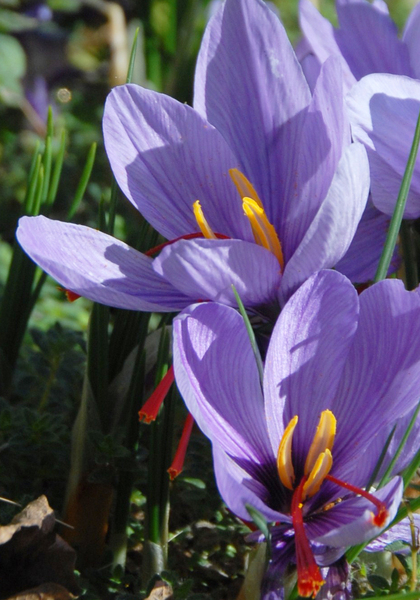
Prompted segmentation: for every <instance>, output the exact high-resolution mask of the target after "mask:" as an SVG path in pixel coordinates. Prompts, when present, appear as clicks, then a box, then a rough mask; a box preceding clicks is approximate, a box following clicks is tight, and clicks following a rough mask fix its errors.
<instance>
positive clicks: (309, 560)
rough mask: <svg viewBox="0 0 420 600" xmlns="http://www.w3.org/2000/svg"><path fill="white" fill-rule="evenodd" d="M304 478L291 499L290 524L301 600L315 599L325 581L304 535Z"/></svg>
mask: <svg viewBox="0 0 420 600" xmlns="http://www.w3.org/2000/svg"><path fill="white" fill-rule="evenodd" d="M305 481H306V477H303V478H302V480H301V482H300V483H299V485H298V487H297V488H296V489H295V491H294V492H293V497H292V523H293V529H294V530H295V546H296V565H297V577H298V582H297V586H298V594H299V596H302V597H303V598H308V597H309V596H312V597H313V598H315V596H316V595H317V593H318V592H319V590H320V588H321V586H323V585H324V583H325V581H324V580H323V579H322V575H321V571H320V570H319V567H318V565H317V564H316V561H315V557H314V554H313V552H312V549H311V546H310V544H309V540H308V538H307V535H306V531H305V525H304V523H303V514H302V494H303V486H304V485H305Z"/></svg>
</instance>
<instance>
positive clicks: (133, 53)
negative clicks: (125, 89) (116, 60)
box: [127, 27, 140, 83]
mask: <svg viewBox="0 0 420 600" xmlns="http://www.w3.org/2000/svg"><path fill="white" fill-rule="evenodd" d="M139 32H140V27H137V29H136V31H135V33H134V38H133V43H132V45H131V53H130V60H129V62H128V71H127V83H131V80H132V79H133V71H134V63H135V62H136V52H137V44H138V39H139Z"/></svg>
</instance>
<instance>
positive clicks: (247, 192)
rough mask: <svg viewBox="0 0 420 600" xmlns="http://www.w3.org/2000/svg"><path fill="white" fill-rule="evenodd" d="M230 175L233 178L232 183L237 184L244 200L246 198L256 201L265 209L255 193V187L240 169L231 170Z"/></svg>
mask: <svg viewBox="0 0 420 600" xmlns="http://www.w3.org/2000/svg"><path fill="white" fill-rule="evenodd" d="M229 175H230V176H231V178H232V181H233V183H234V184H235V186H236V189H237V190H238V193H239V195H240V197H241V198H242V200H243V199H244V198H252V200H255V202H256V203H257V204H258V206H259V207H260V208H263V205H262V202H261V200H260V198H259V196H258V194H257V192H256V191H255V188H254V186H253V185H252V183H251V182H250V181H249V179H247V178H246V177H245V175H244V174H243V173H241V172H240V171H239V169H229Z"/></svg>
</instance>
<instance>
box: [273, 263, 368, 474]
mask: <svg viewBox="0 0 420 600" xmlns="http://www.w3.org/2000/svg"><path fill="white" fill-rule="evenodd" d="M357 315H358V298H357V293H356V291H355V289H354V288H353V286H352V285H351V283H350V282H349V281H348V280H347V279H346V278H345V277H343V276H342V275H340V274H339V273H336V272H335V271H321V272H320V273H317V274H316V275H314V276H312V277H311V278H310V279H309V280H308V281H307V282H306V283H304V284H303V285H302V286H301V287H300V288H299V290H298V291H297V292H296V293H295V294H294V296H292V298H290V300H289V301H288V303H287V304H286V306H285V307H284V309H283V310H282V312H281V314H280V317H279V319H278V321H277V324H276V326H275V328H274V331H273V334H272V337H271V341H270V346H269V348H268V352H267V357H266V362H265V373H264V396H265V403H266V415H267V425H268V428H269V432H270V439H271V443H272V447H273V451H274V452H277V448H278V446H279V442H280V439H281V437H282V434H283V431H284V427H285V426H286V425H287V423H288V422H289V421H290V420H291V419H292V418H293V416H294V415H299V417H300V418H299V423H298V425H297V427H296V430H295V432H294V436H293V437H294V439H293V457H294V458H293V460H294V466H295V469H298V470H299V469H300V471H301V472H303V468H304V464H305V460H306V457H307V454H308V451H309V447H310V445H311V442H312V440H313V437H314V434H315V431H316V428H317V425H318V421H319V418H320V414H321V412H322V411H323V410H325V409H327V408H330V409H331V410H332V411H333V412H334V409H333V408H332V403H333V398H334V396H335V393H336V388H337V386H338V383H339V381H340V378H341V374H342V371H343V368H344V365H345V362H346V360H347V356H348V352H349V348H350V345H351V343H352V340H353V336H354V334H355V332H356V328H357ZM336 416H337V415H336ZM339 427H340V420H339V419H337V431H338V430H339ZM334 454H335V451H334Z"/></svg>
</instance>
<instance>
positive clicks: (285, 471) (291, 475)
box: [277, 415, 298, 490]
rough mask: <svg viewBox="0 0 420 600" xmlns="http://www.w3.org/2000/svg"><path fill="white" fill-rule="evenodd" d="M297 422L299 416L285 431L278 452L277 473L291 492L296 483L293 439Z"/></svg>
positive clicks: (295, 417) (294, 418)
mask: <svg viewBox="0 0 420 600" xmlns="http://www.w3.org/2000/svg"><path fill="white" fill-rule="evenodd" d="M297 422H298V416H297V415H295V416H294V417H293V419H292V420H291V421H290V423H289V424H288V426H287V427H286V429H285V430H284V433H283V437H282V438H281V440H280V444H279V449H278V452H277V471H278V473H279V477H280V481H281V482H282V484H283V485H284V486H285V487H287V488H288V489H289V490H293V484H294V481H295V470H294V468H293V462H292V439H293V432H294V430H295V427H296V425H297Z"/></svg>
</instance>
